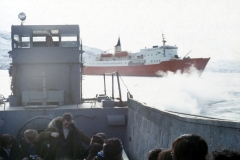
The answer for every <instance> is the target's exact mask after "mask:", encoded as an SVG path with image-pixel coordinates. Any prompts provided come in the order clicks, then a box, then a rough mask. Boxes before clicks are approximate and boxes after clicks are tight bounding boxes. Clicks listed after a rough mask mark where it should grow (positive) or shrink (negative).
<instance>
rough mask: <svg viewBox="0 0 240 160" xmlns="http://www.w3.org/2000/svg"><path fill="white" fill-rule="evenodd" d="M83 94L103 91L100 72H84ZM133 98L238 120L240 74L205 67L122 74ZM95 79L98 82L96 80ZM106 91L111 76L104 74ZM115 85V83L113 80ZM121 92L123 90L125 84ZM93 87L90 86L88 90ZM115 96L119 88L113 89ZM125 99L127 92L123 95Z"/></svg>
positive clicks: (169, 107) (159, 106)
mask: <svg viewBox="0 0 240 160" xmlns="http://www.w3.org/2000/svg"><path fill="white" fill-rule="evenodd" d="M84 79H85V80H84V84H85V86H88V87H84V88H85V89H84V92H83V96H90V97H91V96H92V97H93V96H95V95H93V94H92V95H91V94H90V92H89V91H90V88H91V87H93V88H94V89H97V88H98V89H99V90H98V93H99V94H102V93H104V88H103V77H102V76H84ZM121 79H122V80H123V82H124V84H125V85H126V86H127V88H128V90H129V91H130V93H131V94H132V95H133V98H134V99H136V100H138V101H140V102H143V103H145V104H147V105H148V106H151V107H154V108H158V109H160V110H168V111H175V112H181V113H187V114H195V115H201V116H207V117H214V118H220V119H228V120H235V121H239V120H240V74H239V73H232V72H231V73H221V72H213V71H210V70H206V71H205V72H204V73H203V74H202V75H201V76H199V75H198V73H197V72H195V71H194V72H192V73H191V74H180V73H177V74H173V73H170V72H168V74H166V75H165V76H164V77H125V76H123V77H121ZM97 82H100V84H102V85H100V86H99V83H98V84H97ZM106 82H107V84H108V85H107V94H108V95H110V96H111V93H112V92H111V85H109V84H111V77H108V78H106ZM114 83H115V88H117V86H116V81H115V82H114ZM124 84H121V88H122V92H123V93H126V92H127V89H126V88H125V85H124ZM91 91H92V90H91ZM115 97H118V92H117V91H115ZM122 97H123V99H125V100H126V97H127V95H126V94H123V95H122Z"/></svg>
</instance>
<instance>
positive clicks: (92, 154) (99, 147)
mask: <svg viewBox="0 0 240 160" xmlns="http://www.w3.org/2000/svg"><path fill="white" fill-rule="evenodd" d="M102 148H103V146H102V145H101V144H98V143H94V144H92V146H91V149H90V150H89V154H88V157H87V160H92V159H93V158H94V157H95V156H97V153H98V152H100V151H101V150H102Z"/></svg>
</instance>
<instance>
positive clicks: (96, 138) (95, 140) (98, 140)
mask: <svg viewBox="0 0 240 160" xmlns="http://www.w3.org/2000/svg"><path fill="white" fill-rule="evenodd" d="M93 143H98V144H101V145H103V139H102V137H100V136H96V135H95V136H92V138H91V142H90V144H93Z"/></svg>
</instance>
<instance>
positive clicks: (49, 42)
mask: <svg viewBox="0 0 240 160" xmlns="http://www.w3.org/2000/svg"><path fill="white" fill-rule="evenodd" d="M46 44H47V46H53V39H52V37H51V36H46Z"/></svg>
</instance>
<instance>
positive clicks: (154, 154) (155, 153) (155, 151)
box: [147, 148, 162, 160]
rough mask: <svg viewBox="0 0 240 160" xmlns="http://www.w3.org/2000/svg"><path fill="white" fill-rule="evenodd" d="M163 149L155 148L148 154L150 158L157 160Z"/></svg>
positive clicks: (150, 159)
mask: <svg viewBox="0 0 240 160" xmlns="http://www.w3.org/2000/svg"><path fill="white" fill-rule="evenodd" d="M161 151H162V149H161V148H160V149H153V150H150V151H149V152H148V153H147V156H148V160H157V158H158V154H159V153H160V152H161Z"/></svg>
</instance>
